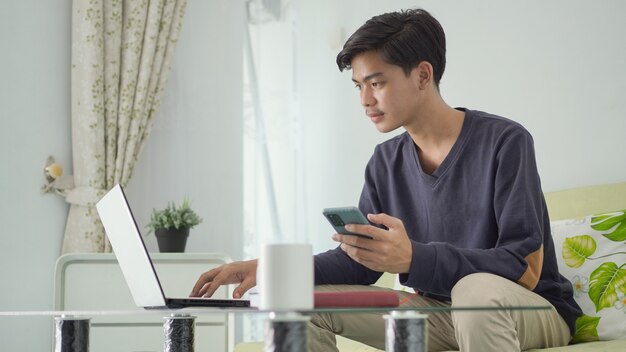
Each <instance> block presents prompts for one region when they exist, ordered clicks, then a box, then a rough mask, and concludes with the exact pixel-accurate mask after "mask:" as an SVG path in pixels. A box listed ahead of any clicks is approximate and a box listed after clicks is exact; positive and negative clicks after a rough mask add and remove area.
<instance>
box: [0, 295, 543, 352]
mask: <svg viewBox="0 0 626 352" xmlns="http://www.w3.org/2000/svg"><path fill="white" fill-rule="evenodd" d="M547 309H551V307H550V306H516V307H486V306H482V307H419V308H403V307H381V308H377V307H367V308H343V307H342V308H317V309H311V310H300V311H268V310H259V309H256V308H204V309H180V310H171V309H168V310H143V311H141V310H97V311H96V310H93V311H90V310H80V311H78V310H77V311H71V310H67V311H12V312H11V311H7V312H0V318H1V319H2V320H5V321H6V319H7V318H10V319H12V320H13V319H20V318H26V317H49V319H51V321H52V320H53V319H54V321H55V342H54V346H55V350H54V351H58V352H61V351H63V352H74V351H81V350H82V351H84V349H83V348H84V347H85V346H88V345H89V340H90V338H91V337H90V332H89V330H90V325H91V324H90V320H91V319H95V318H98V319H99V321H101V322H100V323H98V324H102V325H104V326H106V318H107V317H116V320H119V318H118V317H128V318H129V319H130V320H129V322H132V319H133V317H134V318H137V317H142V316H143V317H147V316H149V317H154V318H158V319H159V320H160V321H161V322H162V324H163V329H164V336H163V337H162V338H163V340H161V341H163V350H164V351H165V352H190V351H194V334H195V325H196V323H195V318H196V317H198V316H214V317H220V316H224V315H226V314H234V315H246V314H253V315H262V316H265V317H266V320H267V324H266V334H265V351H286V350H287V347H289V349H288V350H289V351H296V350H303V351H304V350H306V339H307V337H306V330H307V329H306V324H307V322H308V320H309V317H310V316H311V315H313V314H319V313H330V314H348V313H349V314H359V313H372V312H379V313H382V314H385V319H386V350H387V351H393V352H400V351H425V350H426V349H425V348H426V340H427V338H428V337H427V329H426V317H427V315H428V314H437V313H444V312H451V311H484V312H492V311H501V310H547ZM102 318H104V319H102ZM102 321H104V323H102ZM130 324H132V323H130ZM116 328H120V327H119V326H116ZM122 328H123V327H122ZM199 332H200V333H201V331H199ZM111 343H113V344H117V348H118V349H123V350H129V348H130V349H131V350H132V349H133V348H134V347H133V346H127V345H123V343H127V344H128V343H131V342H128V341H126V342H124V341H111ZM202 347H203V348H201V349H198V350H208V349H206V346H202ZM209 347H210V346H209Z"/></svg>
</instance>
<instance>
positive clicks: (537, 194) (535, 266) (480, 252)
mask: <svg viewBox="0 0 626 352" xmlns="http://www.w3.org/2000/svg"><path fill="white" fill-rule="evenodd" d="M493 163H494V166H495V168H494V169H495V172H494V173H493V174H492V175H491V176H493V177H494V181H493V185H494V191H493V194H494V196H493V198H494V199H493V211H494V216H495V221H496V223H497V228H498V234H497V236H498V237H497V243H496V245H495V246H494V248H488V249H482V248H479V249H476V248H458V247H455V246H452V245H450V244H449V243H443V242H430V243H420V242H416V241H413V242H412V246H413V258H412V262H411V267H410V271H409V273H405V274H400V282H401V283H402V284H403V285H406V286H410V287H415V288H417V289H419V290H421V291H426V292H431V293H434V294H437V295H444V296H449V295H450V292H451V290H452V287H453V286H454V285H455V284H456V283H457V282H458V281H459V280H460V279H461V278H463V277H464V276H466V275H469V274H472V273H477V272H488V273H493V274H496V275H499V276H502V277H505V278H508V279H510V280H512V281H514V282H517V283H519V284H520V285H522V286H524V287H526V288H528V289H530V290H532V289H534V288H535V286H536V285H537V283H538V280H539V276H540V275H541V269H542V266H543V236H544V233H543V231H544V230H543V227H542V223H543V222H544V219H543V217H544V213H545V212H544V210H545V202H544V200H543V195H542V191H541V185H540V180H539V175H538V172H537V166H536V161H535V153H534V147H533V142H532V137H531V136H530V134H529V133H528V132H527V131H525V130H523V129H518V130H516V131H515V132H514V133H512V134H511V135H509V136H508V137H507V138H505V139H503V140H502V141H501V143H500V145H499V146H498V147H497V151H496V152H495V154H494V160H493Z"/></svg>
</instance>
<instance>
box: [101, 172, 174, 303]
mask: <svg viewBox="0 0 626 352" xmlns="http://www.w3.org/2000/svg"><path fill="white" fill-rule="evenodd" d="M96 208H97V209H98V214H99V215H100V219H101V220H102V225H104V229H105V231H106V234H107V236H108V238H109V241H110V242H111V247H112V248H113V251H114V252H115V256H116V257H117V261H118V263H119V264H120V268H121V269H122V273H123V274H124V278H125V279H126V283H127V285H128V288H129V289H130V293H131V294H132V296H133V300H134V301H135V304H136V305H137V306H138V307H165V306H166V302H165V295H164V293H163V289H162V288H161V284H160V282H159V279H158V277H157V275H156V272H155V270H154V267H153V266H152V261H151V260H150V256H149V254H148V251H147V250H146V246H145V244H144V242H143V237H142V236H141V233H140V231H139V229H138V228H137V223H136V222H135V218H134V217H133V214H132V212H131V210H130V206H129V205H128V201H127V200H126V196H125V195H124V191H123V190H122V187H121V186H120V185H119V184H118V185H115V187H113V188H112V189H111V190H110V191H109V192H108V193H107V194H106V195H105V196H104V197H102V199H100V201H99V202H98V203H97V204H96Z"/></svg>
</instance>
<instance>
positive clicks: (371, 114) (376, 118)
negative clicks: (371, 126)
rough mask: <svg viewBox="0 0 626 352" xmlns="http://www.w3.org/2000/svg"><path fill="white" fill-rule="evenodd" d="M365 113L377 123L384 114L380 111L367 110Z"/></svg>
mask: <svg viewBox="0 0 626 352" xmlns="http://www.w3.org/2000/svg"><path fill="white" fill-rule="evenodd" d="M366 114H367V116H368V117H369V118H370V120H372V122H373V123H378V122H380V121H382V119H383V117H384V116H385V114H384V113H383V112H382V111H368V112H366Z"/></svg>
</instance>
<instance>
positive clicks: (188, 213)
mask: <svg viewBox="0 0 626 352" xmlns="http://www.w3.org/2000/svg"><path fill="white" fill-rule="evenodd" d="M201 222H202V219H201V218H200V217H199V216H198V215H197V214H196V213H195V212H194V211H193V210H192V209H191V208H190V207H189V200H188V199H186V198H185V200H183V204H182V205H181V206H180V207H176V205H175V204H174V202H170V203H168V204H167V207H166V208H165V209H163V210H153V211H152V215H150V223H149V224H148V225H147V226H146V227H147V228H148V230H149V231H148V234H150V233H151V232H153V231H156V230H158V229H172V228H174V229H182V228H193V227H194V226H196V225H198V224H199V223H201Z"/></svg>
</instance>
